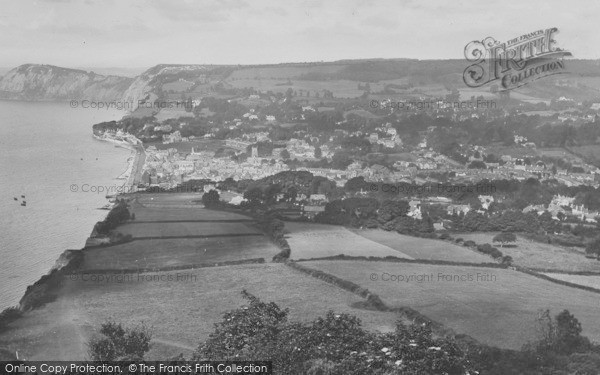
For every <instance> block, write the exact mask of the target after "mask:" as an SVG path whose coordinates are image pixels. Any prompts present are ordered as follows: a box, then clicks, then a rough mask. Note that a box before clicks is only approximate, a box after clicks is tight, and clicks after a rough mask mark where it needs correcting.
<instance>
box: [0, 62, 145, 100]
mask: <svg viewBox="0 0 600 375" xmlns="http://www.w3.org/2000/svg"><path fill="white" fill-rule="evenodd" d="M132 81H133V80H132V79H131V78H126V77H118V76H103V75H99V74H95V73H92V72H89V73H88V72H86V71H84V70H77V69H69V68H61V67H58V66H52V65H36V64H25V65H21V66H19V67H17V68H15V69H12V70H11V71H9V72H8V73H6V74H5V75H4V76H3V77H2V79H0V98H1V99H19V100H68V99H89V100H119V99H121V97H122V96H123V92H124V91H125V90H126V89H127V88H128V87H129V85H130V84H131V82H132Z"/></svg>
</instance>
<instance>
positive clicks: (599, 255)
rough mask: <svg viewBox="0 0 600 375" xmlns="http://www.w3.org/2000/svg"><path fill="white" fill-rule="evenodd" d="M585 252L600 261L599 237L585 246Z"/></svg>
mask: <svg viewBox="0 0 600 375" xmlns="http://www.w3.org/2000/svg"><path fill="white" fill-rule="evenodd" d="M585 252H586V253H587V254H590V255H595V256H596V259H597V260H600V237H598V238H596V239H595V240H593V241H592V242H590V243H589V244H588V245H587V246H586V248H585Z"/></svg>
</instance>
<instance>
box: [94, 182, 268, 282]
mask: <svg viewBox="0 0 600 375" xmlns="http://www.w3.org/2000/svg"><path fill="white" fill-rule="evenodd" d="M194 198H195V199H198V195H197V194H189V193H188V194H139V195H138V196H137V198H136V200H135V201H134V202H132V204H131V208H130V210H131V211H132V212H133V213H135V215H136V220H135V221H130V222H127V223H125V224H123V225H120V226H119V227H117V228H116V229H115V230H113V232H118V233H122V234H130V235H131V236H132V237H133V238H134V239H136V240H134V241H131V242H127V243H123V244H119V245H114V246H109V247H92V248H87V249H85V250H84V265H83V266H82V267H83V269H86V270H90V269H148V268H153V269H155V268H161V267H172V266H176V267H180V266H190V267H192V266H196V265H201V264H206V263H218V262H224V261H235V260H244V259H252V258H264V259H265V260H267V261H269V260H271V258H272V257H273V256H274V255H275V254H277V253H278V252H279V249H278V248H277V247H276V246H274V245H273V244H272V243H271V242H270V241H269V240H268V239H267V238H266V237H265V236H264V235H263V233H262V232H261V231H260V230H259V229H258V228H257V227H255V226H254V224H253V221H252V219H251V218H249V217H247V216H243V215H239V214H236V213H230V212H222V211H214V210H207V209H205V208H202V207H201V206H198V205H196V204H195V203H193V200H194ZM153 203H155V207H148V206H152V205H153ZM203 236H209V237H204V238H202V237H203Z"/></svg>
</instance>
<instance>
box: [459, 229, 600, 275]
mask: <svg viewBox="0 0 600 375" xmlns="http://www.w3.org/2000/svg"><path fill="white" fill-rule="evenodd" d="M496 234H497V233H495V232H486V233H460V234H454V235H453V236H454V237H455V238H456V237H462V238H463V239H465V240H472V241H475V242H476V243H478V244H483V243H489V244H492V245H493V246H495V247H497V248H498V250H500V251H501V252H502V253H503V254H504V255H509V256H511V257H512V258H513V261H514V263H515V264H517V265H519V266H523V267H529V268H542V269H551V270H562V271H596V272H600V262H597V261H594V260H593V259H588V258H586V257H585V255H584V254H583V253H582V252H579V251H577V250H572V249H569V248H565V247H561V246H557V245H552V244H546V243H542V242H536V241H531V240H528V239H525V238H523V237H521V236H519V235H518V234H517V242H516V246H505V247H500V244H498V243H496V244H494V243H493V242H492V239H493V238H494V236H495V235H496Z"/></svg>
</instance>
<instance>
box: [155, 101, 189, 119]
mask: <svg viewBox="0 0 600 375" xmlns="http://www.w3.org/2000/svg"><path fill="white" fill-rule="evenodd" d="M173 106H174V107H173V108H161V110H160V111H159V112H158V113H157V114H156V115H154V117H155V118H156V120H157V121H161V122H162V121H165V120H168V119H172V118H174V119H178V118H180V117H194V114H193V113H191V112H187V111H186V110H185V108H183V104H182V105H181V107H178V105H177V104H173Z"/></svg>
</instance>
